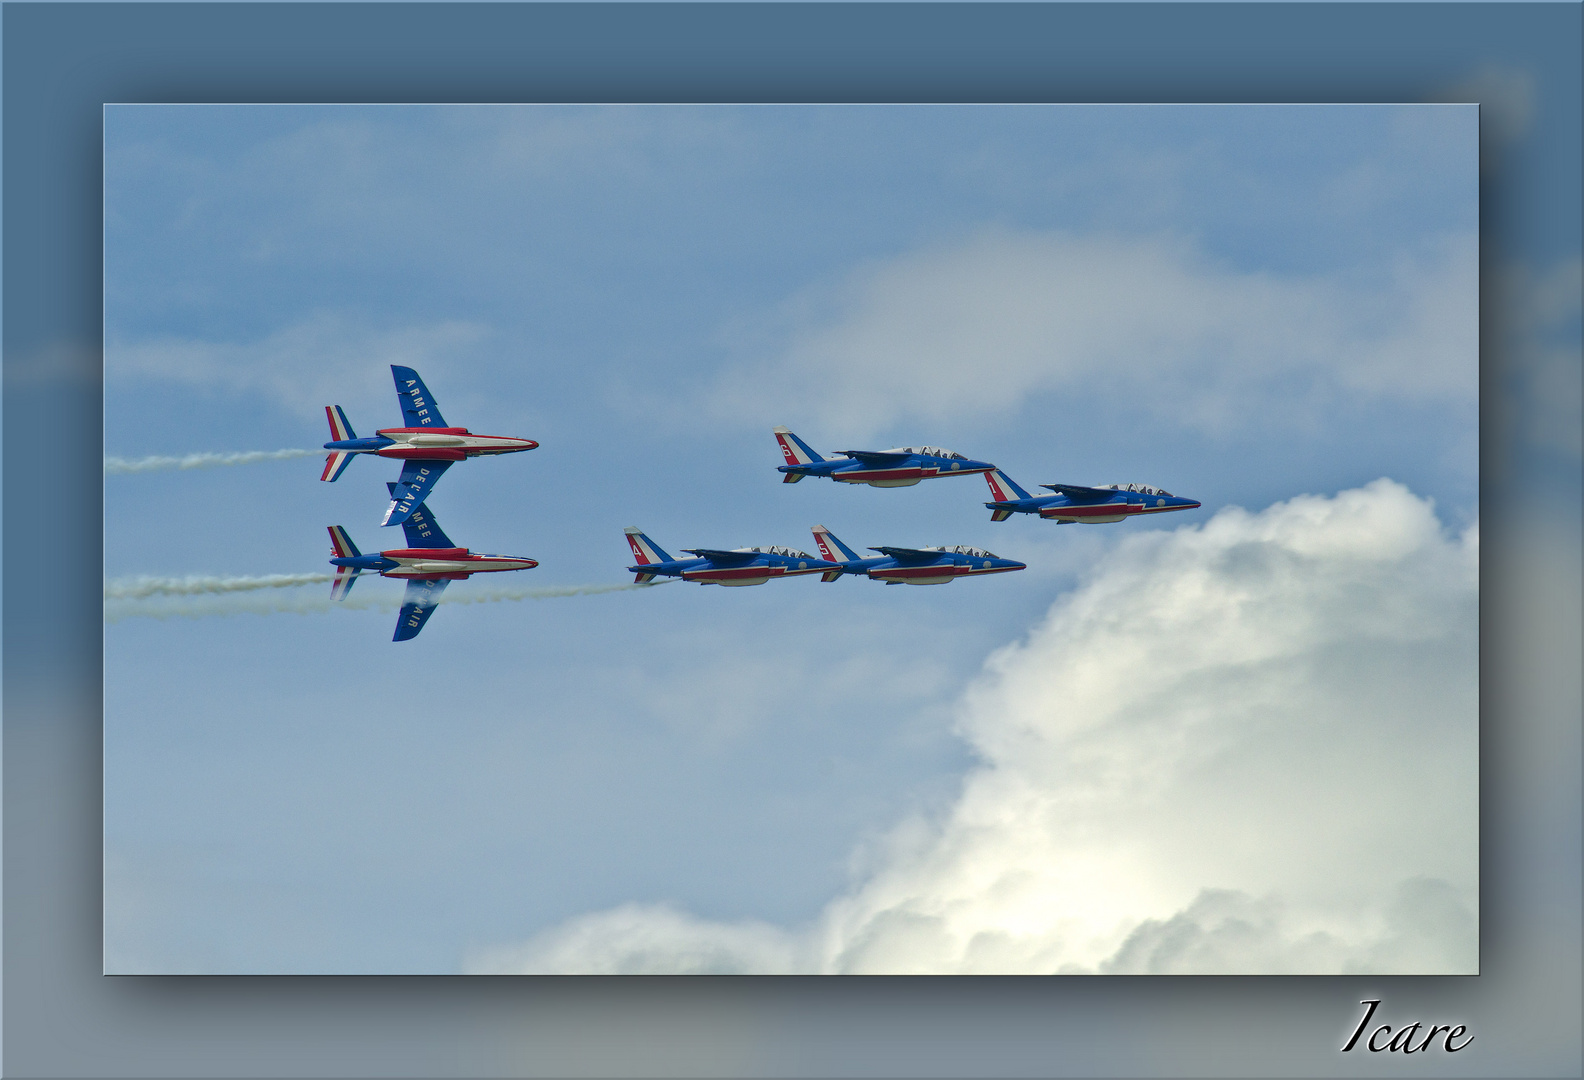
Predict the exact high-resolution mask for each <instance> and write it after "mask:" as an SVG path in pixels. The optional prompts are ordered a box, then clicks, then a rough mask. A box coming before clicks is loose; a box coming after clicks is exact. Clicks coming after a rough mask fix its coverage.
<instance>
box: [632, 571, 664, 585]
mask: <svg viewBox="0 0 1584 1080" xmlns="http://www.w3.org/2000/svg"><path fill="white" fill-rule="evenodd" d="M658 576H659V575H657V574H634V575H633V584H634V585H647V584H649V583H650V582H651V581H653V580H654V579H655V578H656V577H658Z"/></svg>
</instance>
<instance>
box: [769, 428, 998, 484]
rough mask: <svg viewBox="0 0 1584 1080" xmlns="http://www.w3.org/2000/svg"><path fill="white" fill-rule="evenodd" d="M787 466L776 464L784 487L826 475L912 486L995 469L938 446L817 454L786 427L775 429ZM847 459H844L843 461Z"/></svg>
mask: <svg viewBox="0 0 1584 1080" xmlns="http://www.w3.org/2000/svg"><path fill="white" fill-rule="evenodd" d="M775 437H776V442H778V443H780V444H781V454H782V456H784V457H785V458H786V464H785V465H777V466H776V470H777V471H778V472H780V473H782V474H784V475H783V476H782V477H781V482H782V483H783V484H795V483H797V482H798V481H799V480H801V479H803V478H804V477H805V476H824V477H829V478H830V479H832V480H839V481H841V482H842V483H844V484H868V485H869V486H870V487H912V486H913V485H914V484H916V483H918V482H919V481H920V480H930V479H933V478H934V477H937V476H970V475H972V474H974V473H983V472H989V471H990V470H991V469H994V468H995V466H994V465H992V464H990V463H989V462H988V461H974V460H972V459H971V458H965V457H963V456H962V455H961V454H959V453H957V452H956V451H953V450H942V449H941V448H940V447H938V446H899V447H896V448H895V449H892V450H838V451H836V453H837V454H839V455H840V458H837V457H830V458H825V457H821V456H820V455H818V454H816V453H815V452H814V451H813V449H812V448H811V447H810V446H809V444H808V443H806V442H804V441H803V440H802V439H800V438H798V437H797V436H796V435H794V434H792V433H791V432H790V431H788V430H787V429H786V428H784V427H778V428H776V429H775ZM843 458H844V459H846V460H842V459H843Z"/></svg>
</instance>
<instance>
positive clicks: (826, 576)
mask: <svg viewBox="0 0 1584 1080" xmlns="http://www.w3.org/2000/svg"><path fill="white" fill-rule="evenodd" d="M846 572H847V571H845V570H827V571H825V572H824V573H823V574H821V575H820V580H821V581H835V580H836V579H837V578H839V577H841V576H842V575H843V574H845V573H846Z"/></svg>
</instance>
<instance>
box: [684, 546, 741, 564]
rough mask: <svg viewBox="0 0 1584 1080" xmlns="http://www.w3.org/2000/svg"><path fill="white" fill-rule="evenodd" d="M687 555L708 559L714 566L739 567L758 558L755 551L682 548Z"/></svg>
mask: <svg viewBox="0 0 1584 1080" xmlns="http://www.w3.org/2000/svg"><path fill="white" fill-rule="evenodd" d="M682 550H683V551H685V552H687V553H688V554H689V555H697V556H698V557H699V558H701V559H708V560H709V561H710V562H712V563H714V564H715V565H716V566H741V565H742V564H743V563H747V562H752V561H753V560H754V559H756V558H758V556H759V552H757V551H716V550H715V549H714V548H683V549H682Z"/></svg>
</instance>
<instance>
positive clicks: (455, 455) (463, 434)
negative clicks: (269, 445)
mask: <svg viewBox="0 0 1584 1080" xmlns="http://www.w3.org/2000/svg"><path fill="white" fill-rule="evenodd" d="M538 445H539V444H538V443H537V442H535V441H534V440H532V439H518V438H514V437H511V436H506V435H475V434H473V433H472V432H471V431H469V430H468V429H467V428H432V427H420V428H380V429H379V431H377V432H376V433H375V434H374V435H372V436H370V437H368V438H363V439H342V440H339V441H337V442H327V443H325V444H324V448H325V449H326V450H339V451H341V452H343V453H351V454H376V455H378V456H379V457H386V458H399V459H417V460H423V461H461V460H463V459H464V458H470V457H479V456H481V455H485V454H515V453H519V452H521V451H523V450H532V449H534V448H535V447H537V446H538Z"/></svg>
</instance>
